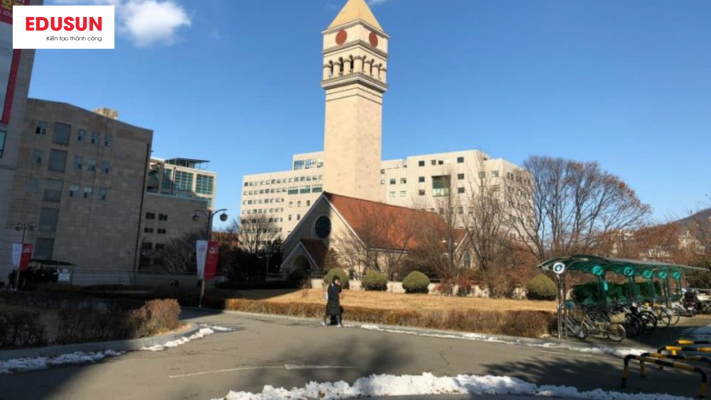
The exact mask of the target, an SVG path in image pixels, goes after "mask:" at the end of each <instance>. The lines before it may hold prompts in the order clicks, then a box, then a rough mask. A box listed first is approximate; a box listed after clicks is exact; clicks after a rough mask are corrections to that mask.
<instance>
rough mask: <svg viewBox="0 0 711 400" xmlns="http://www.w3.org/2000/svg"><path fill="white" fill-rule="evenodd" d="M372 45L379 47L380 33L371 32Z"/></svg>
mask: <svg viewBox="0 0 711 400" xmlns="http://www.w3.org/2000/svg"><path fill="white" fill-rule="evenodd" d="M369 39H370V45H371V46H373V47H378V35H376V34H375V32H371V33H370V38H369Z"/></svg>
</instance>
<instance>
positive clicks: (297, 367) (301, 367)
mask: <svg viewBox="0 0 711 400" xmlns="http://www.w3.org/2000/svg"><path fill="white" fill-rule="evenodd" d="M260 369H284V370H287V371H291V370H305V369H356V367H346V366H335V365H295V364H284V365H277V366H266V367H237V368H226V369H216V370H212V371H200V372H193V373H190V374H182V375H168V378H170V379H177V378H189V377H193V376H201V375H211V374H224V373H227V372H238V371H255V370H260Z"/></svg>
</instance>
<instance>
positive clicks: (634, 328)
mask: <svg viewBox="0 0 711 400" xmlns="http://www.w3.org/2000/svg"><path fill="white" fill-rule="evenodd" d="M642 325H643V322H642V321H641V320H640V319H639V318H638V317H637V316H636V315H634V314H626V315H625V324H624V328H625V332H627V337H635V336H639V335H640V334H641V333H642Z"/></svg>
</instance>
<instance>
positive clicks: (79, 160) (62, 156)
mask: <svg viewBox="0 0 711 400" xmlns="http://www.w3.org/2000/svg"><path fill="white" fill-rule="evenodd" d="M44 157H45V156H44V150H40V149H33V150H32V155H31V161H32V164H35V165H42V163H43V162H44ZM67 157H68V153H67V152H66V151H62V150H55V149H51V150H50V151H49V160H48V161H47V169H48V170H49V171H54V172H65V171H66V170H67ZM74 169H76V170H83V169H86V170H87V171H89V172H96V169H97V163H96V159H93V158H84V157H81V156H75V157H74ZM101 172H102V173H104V174H108V173H109V172H111V161H108V160H104V161H102V163H101Z"/></svg>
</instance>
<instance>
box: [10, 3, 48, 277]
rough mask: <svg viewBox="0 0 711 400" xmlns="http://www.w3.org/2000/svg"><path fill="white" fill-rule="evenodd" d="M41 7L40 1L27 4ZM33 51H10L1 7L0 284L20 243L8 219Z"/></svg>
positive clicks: (13, 226) (15, 224)
mask: <svg viewBox="0 0 711 400" xmlns="http://www.w3.org/2000/svg"><path fill="white" fill-rule="evenodd" d="M27 3H29V4H31V5H42V3H43V1H42V0H32V1H30V2H27ZM34 58H35V51H34V50H13V48H12V3H11V2H2V5H0V105H1V106H2V107H0V281H4V280H5V277H6V276H7V274H8V273H9V271H10V270H11V269H12V258H11V250H12V244H13V243H20V241H21V239H22V232H18V231H16V230H15V227H16V226H17V224H18V223H20V222H24V221H16V220H13V219H11V218H9V216H8V211H9V208H10V202H9V201H8V199H10V198H11V195H12V182H13V179H14V177H15V170H16V168H17V160H18V152H19V149H20V137H21V132H22V121H23V120H24V115H25V105H26V102H27V94H28V92H29V88H30V80H31V77H32V67H33V65H34Z"/></svg>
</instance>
